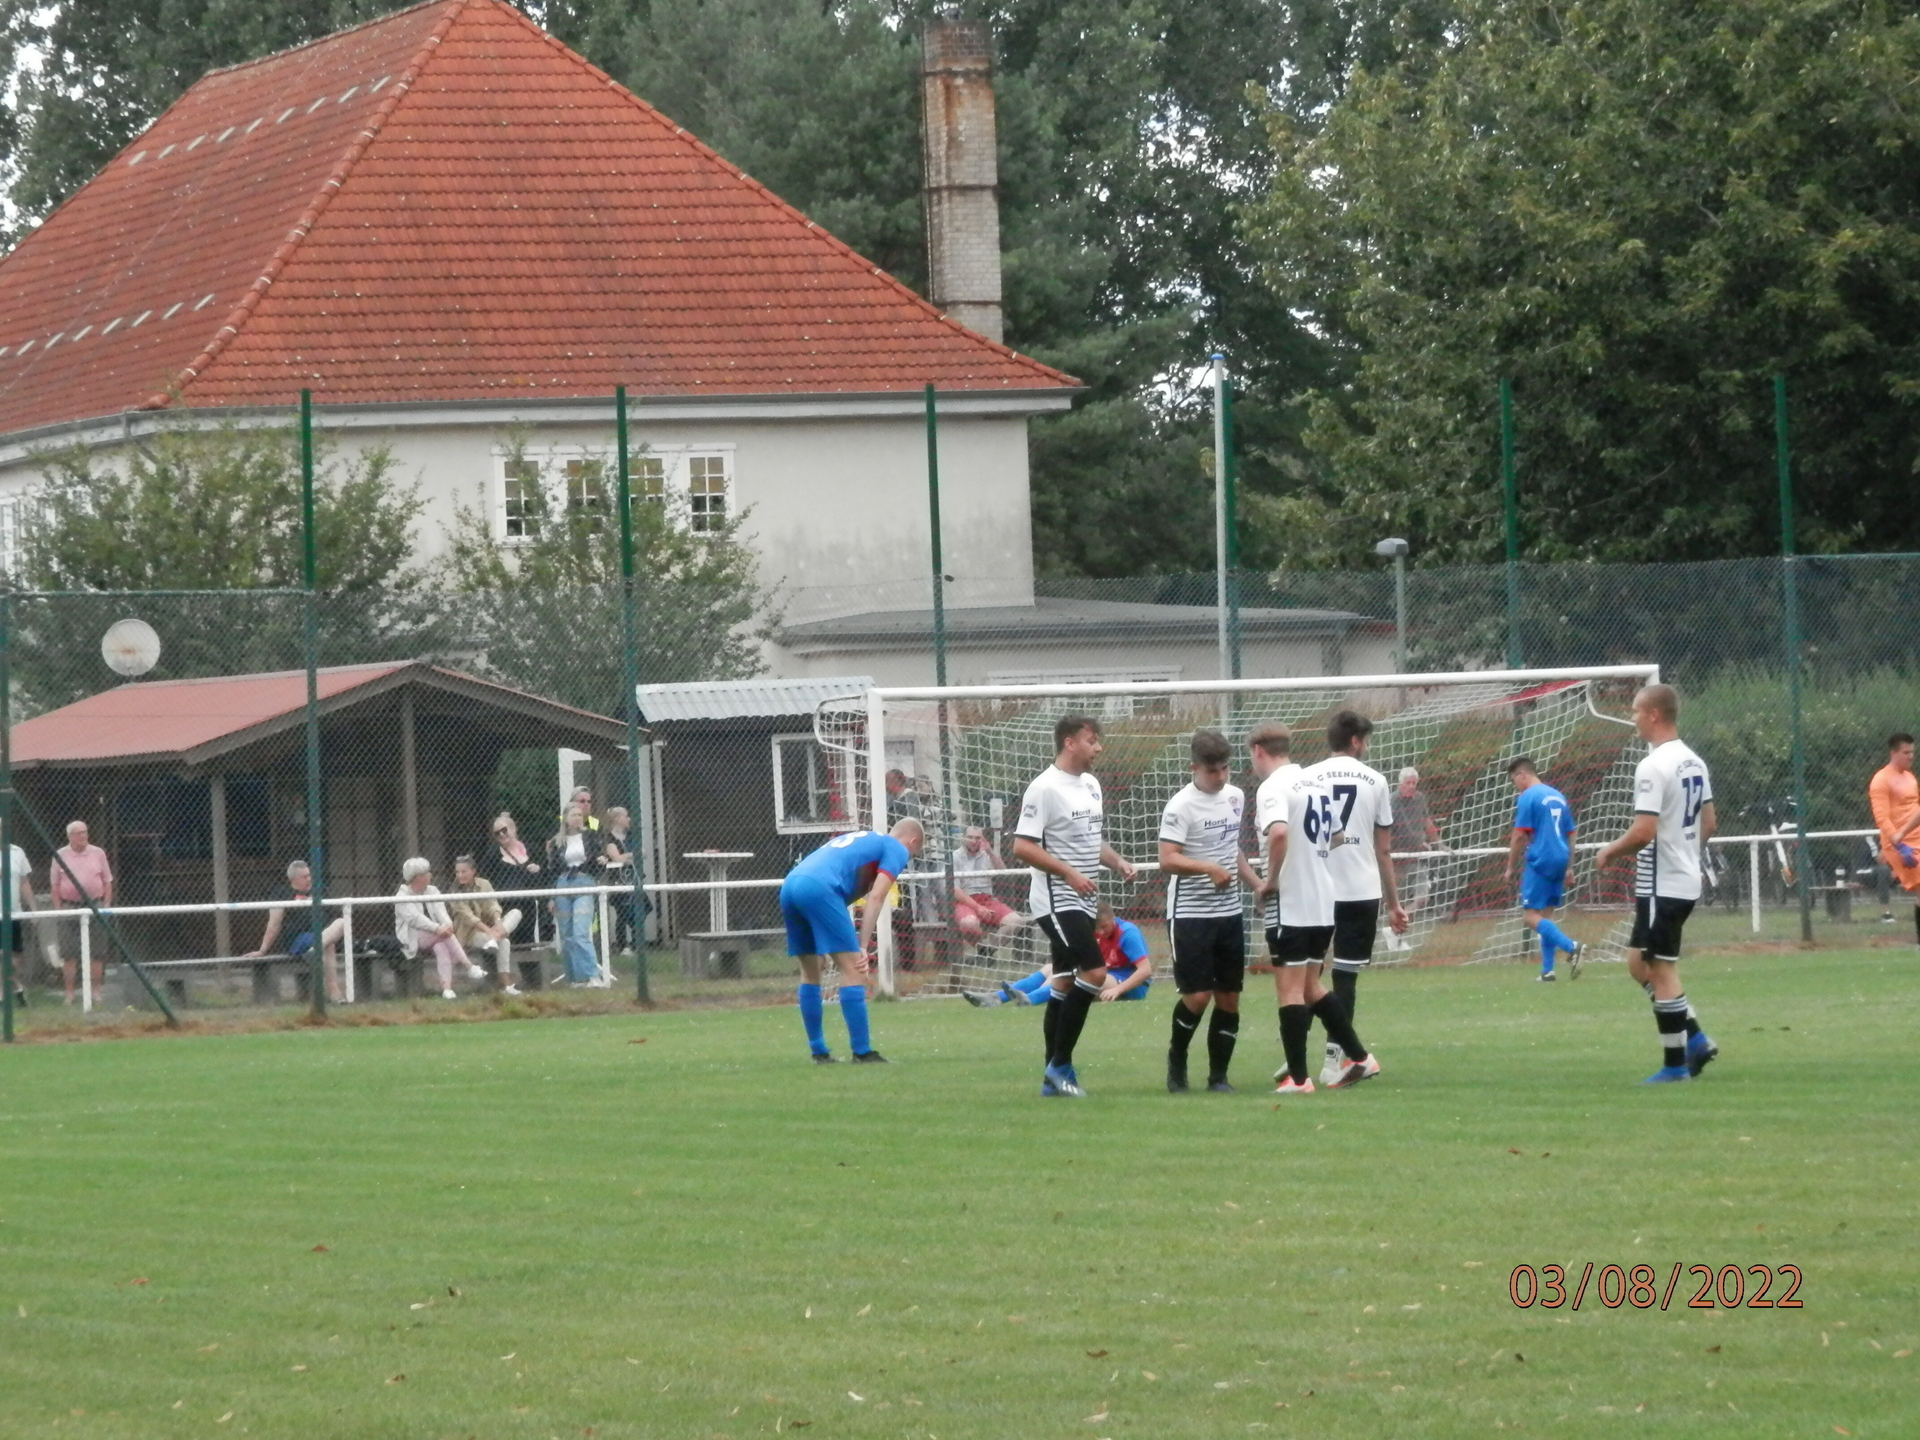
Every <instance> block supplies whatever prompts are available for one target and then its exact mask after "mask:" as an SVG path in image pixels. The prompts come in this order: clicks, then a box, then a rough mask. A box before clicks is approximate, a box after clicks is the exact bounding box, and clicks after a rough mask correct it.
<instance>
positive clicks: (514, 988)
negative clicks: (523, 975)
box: [500, 985, 520, 995]
mask: <svg viewBox="0 0 1920 1440" xmlns="http://www.w3.org/2000/svg"><path fill="white" fill-rule="evenodd" d="M500 993H501V994H502V995H518V994H519V993H520V987H519V986H518V985H508V986H506V987H504V988H503V989H502V990H501V991H500Z"/></svg>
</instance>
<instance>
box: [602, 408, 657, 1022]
mask: <svg viewBox="0 0 1920 1440" xmlns="http://www.w3.org/2000/svg"><path fill="white" fill-rule="evenodd" d="M613 419H614V431H615V434H616V436H617V438H618V451H619V461H620V475H619V489H620V667H621V680H622V684H623V685H624V687H625V689H626V698H627V703H626V714H627V765H628V767H629V769H630V772H631V773H630V776H629V779H628V782H627V783H628V784H629V786H630V787H631V788H632V791H633V814H632V815H631V816H630V817H629V820H628V825H629V828H628V831H627V846H628V853H629V854H631V855H632V856H633V899H632V901H631V902H630V903H631V904H632V906H633V924H632V926H631V927H630V928H631V929H632V931H633V998H634V999H635V1000H637V1001H639V1002H640V1003H641V1004H642V1005H651V1004H652V1003H653V990H652V987H651V985H650V984H649V983H648V978H647V864H646V847H645V845H644V843H643V842H644V841H645V839H646V836H645V834H644V833H643V832H642V831H641V829H640V817H641V816H643V815H644V814H646V813H647V811H646V807H645V805H644V804H643V803H642V800H641V796H642V795H643V794H644V793H645V789H644V787H645V784H646V767H645V766H644V765H643V764H642V763H641V760H640V656H639V651H638V646H639V629H638V626H637V625H636V624H635V623H634V613H633V607H634V578H633V483H632V466H631V464H630V462H629V459H628V453H627V387H626V386H624V385H616V386H615V387H614V390H613ZM654 823H655V824H656V825H658V824H659V823H660V817H659V816H658V815H656V816H655V817H654Z"/></svg>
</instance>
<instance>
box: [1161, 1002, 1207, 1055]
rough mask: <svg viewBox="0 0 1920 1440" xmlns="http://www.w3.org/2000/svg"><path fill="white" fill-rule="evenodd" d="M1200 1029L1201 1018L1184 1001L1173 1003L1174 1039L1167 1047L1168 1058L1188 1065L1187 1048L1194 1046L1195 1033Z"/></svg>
mask: <svg viewBox="0 0 1920 1440" xmlns="http://www.w3.org/2000/svg"><path fill="white" fill-rule="evenodd" d="M1199 1028H1200V1017H1199V1016H1198V1015H1196V1014H1194V1013H1193V1011H1191V1010H1189V1009H1188V1008H1187V1002H1186V1001H1185V1000H1184V999H1181V1000H1176V1001H1174V1002H1173V1039H1172V1041H1171V1043H1170V1044H1169V1045H1168V1046H1167V1058H1168V1059H1169V1060H1171V1061H1174V1062H1176V1063H1178V1064H1181V1065H1185V1064H1186V1063H1187V1047H1188V1046H1190V1045H1191V1044H1193V1032H1194V1031H1195V1030H1198V1029H1199Z"/></svg>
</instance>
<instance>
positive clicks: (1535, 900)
mask: <svg viewBox="0 0 1920 1440" xmlns="http://www.w3.org/2000/svg"><path fill="white" fill-rule="evenodd" d="M1507 778H1508V779H1509V780H1511V781H1513V788H1514V789H1515V790H1518V791H1519V792H1520V798H1519V799H1518V800H1517V801H1515V802H1514V807H1513V839H1512V841H1511V843H1510V844H1508V846H1507V883H1508V884H1509V885H1511V884H1512V883H1513V867H1514V866H1515V865H1516V864H1519V863H1520V862H1521V858H1522V852H1524V854H1525V864H1524V866H1523V867H1522V869H1521V871H1520V913H1521V915H1522V916H1523V917H1524V918H1525V920H1526V922H1527V929H1529V930H1531V931H1533V933H1534V934H1536V935H1538V936H1539V937H1540V978H1541V979H1542V980H1551V979H1553V957H1554V956H1555V955H1557V954H1559V953H1560V951H1562V950H1564V951H1566V952H1567V973H1568V974H1569V975H1571V976H1572V977H1573V978H1574V979H1575V980H1578V979H1579V978H1580V948H1581V947H1580V942H1579V941H1577V940H1569V939H1568V938H1567V936H1566V933H1565V932H1564V931H1563V930H1561V928H1560V927H1559V926H1558V925H1556V924H1555V923H1554V921H1553V912H1554V911H1555V910H1558V909H1559V908H1560V906H1561V905H1562V904H1563V903H1564V902H1565V900H1566V891H1567V883H1568V881H1569V880H1570V879H1571V878H1572V875H1573V831H1574V819H1573V807H1572V806H1571V805H1569V804H1567V797H1566V796H1564V795H1562V794H1561V793H1560V792H1559V791H1558V790H1556V789H1554V788H1553V786H1551V785H1548V784H1547V783H1545V782H1544V781H1543V780H1541V778H1540V774H1539V772H1538V771H1537V770H1535V769H1534V765H1533V761H1532V760H1530V759H1529V758H1528V757H1527V756H1525V755H1522V756H1521V757H1520V758H1519V759H1517V760H1515V761H1514V762H1513V763H1512V764H1511V765H1509V766H1507Z"/></svg>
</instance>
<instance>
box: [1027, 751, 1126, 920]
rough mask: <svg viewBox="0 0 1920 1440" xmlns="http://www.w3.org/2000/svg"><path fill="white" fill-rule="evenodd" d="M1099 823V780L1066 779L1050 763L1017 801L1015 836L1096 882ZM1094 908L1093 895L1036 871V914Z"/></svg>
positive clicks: (1098, 868) (1034, 891) (1087, 910)
mask: <svg viewBox="0 0 1920 1440" xmlns="http://www.w3.org/2000/svg"><path fill="white" fill-rule="evenodd" d="M1103 823H1104V822H1103V810H1102V806H1101V800H1100V782H1099V781H1098V780H1096V779H1094V778H1093V776H1092V774H1090V773H1089V774H1085V775H1069V774H1068V773H1067V772H1066V771H1064V770H1062V769H1061V768H1060V767H1059V766H1058V765H1049V766H1048V767H1047V768H1046V769H1044V770H1042V771H1041V772H1040V773H1039V774H1038V775H1036V776H1034V778H1033V783H1032V784H1031V785H1029V786H1027V793H1026V795H1025V796H1024V797H1023V798H1022V799H1021V801H1020V823H1019V824H1018V825H1017V826H1015V827H1014V832H1013V833H1014V834H1015V835H1017V836H1019V837H1020V838H1021V839H1023V840H1032V841H1034V842H1035V843H1037V844H1038V845H1039V846H1040V848H1041V849H1043V850H1045V851H1046V852H1047V853H1048V854H1049V855H1051V856H1053V857H1054V858H1055V859H1057V860H1064V861H1066V862H1067V864H1069V865H1071V866H1072V867H1073V868H1074V869H1076V870H1078V871H1079V872H1080V873H1081V874H1082V875H1085V876H1086V877H1087V878H1088V879H1089V880H1094V879H1098V878H1099V875H1100V849H1101V846H1102V844H1103V843H1104V841H1103V839H1102V834H1103V831H1102V826H1103ZM1094 905H1095V902H1094V900H1093V898H1092V897H1091V896H1087V895H1080V894H1076V893H1075V891H1074V888H1073V887H1072V886H1071V885H1069V884H1067V882H1066V881H1064V880H1062V879H1060V878H1058V877H1057V876H1054V875H1049V874H1048V873H1047V872H1046V871H1045V870H1034V872H1033V889H1032V908H1033V913H1034V914H1036V915H1051V914H1053V913H1054V911H1056V910H1080V911H1084V912H1085V913H1086V914H1088V915H1091V914H1093V911H1094Z"/></svg>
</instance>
